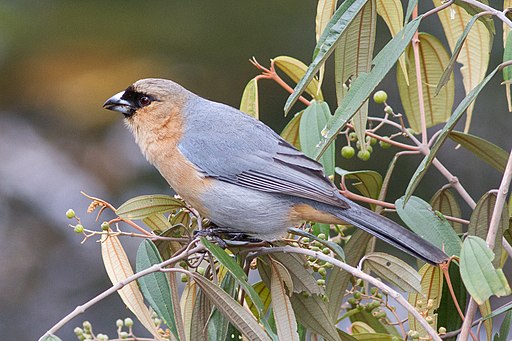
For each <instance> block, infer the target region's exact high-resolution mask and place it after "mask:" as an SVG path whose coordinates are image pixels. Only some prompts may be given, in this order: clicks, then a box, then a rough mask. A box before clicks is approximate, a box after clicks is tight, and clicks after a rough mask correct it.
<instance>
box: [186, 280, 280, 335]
mask: <svg viewBox="0 0 512 341" xmlns="http://www.w3.org/2000/svg"><path fill="white" fill-rule="evenodd" d="M191 275H192V278H193V279H194V281H196V283H197V285H198V286H199V287H200V288H201V289H202V290H203V291H204V293H205V294H206V296H207V297H208V298H209V299H210V301H212V303H213V304H214V305H215V307H216V308H217V309H219V310H220V311H221V312H222V313H223V314H224V316H226V317H227V318H228V319H229V321H230V322H231V323H232V324H233V325H234V326H235V327H236V328H237V329H238V330H239V331H240V332H241V333H242V334H243V335H244V336H245V337H247V338H248V339H249V340H264V341H270V340H272V339H271V338H270V337H269V336H268V335H267V333H265V330H264V329H263V328H261V326H260V325H259V323H258V321H257V320H256V319H255V318H254V316H253V315H252V314H251V313H250V312H248V311H247V310H246V309H245V308H244V307H242V306H241V305H240V304H238V302H237V301H235V300H234V299H233V298H232V297H231V296H229V294H228V293H226V292H225V291H224V290H222V289H221V288H219V287H218V286H216V285H215V284H213V283H212V282H211V281H209V280H208V279H206V278H204V277H203V276H201V275H199V274H198V273H196V272H192V273H191Z"/></svg>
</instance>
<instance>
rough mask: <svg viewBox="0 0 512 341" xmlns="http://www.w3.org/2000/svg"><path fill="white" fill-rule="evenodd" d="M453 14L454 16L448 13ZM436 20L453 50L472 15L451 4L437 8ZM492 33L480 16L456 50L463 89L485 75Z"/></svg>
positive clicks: (436, 1) (438, 2)
mask: <svg viewBox="0 0 512 341" xmlns="http://www.w3.org/2000/svg"><path fill="white" fill-rule="evenodd" d="M432 1H433V3H434V5H435V6H436V7H437V6H440V5H441V2H442V0H432ZM452 15H453V19H452V18H451V16H452ZM438 16H439V20H440V21H441V24H442V26H443V29H444V32H445V35H446V39H447V40H448V45H450V49H451V50H452V52H453V51H454V50H455V46H456V44H457V40H458V39H459V37H460V36H461V35H462V33H463V31H464V28H465V27H466V25H467V23H468V22H469V21H470V20H471V17H472V15H470V14H468V13H467V12H466V10H465V9H464V8H461V7H460V6H450V10H444V11H439V12H438ZM491 44H492V34H491V33H490V31H489V30H488V29H487V28H486V25H485V24H484V23H483V22H482V21H481V20H479V21H478V22H476V23H475V24H474V25H473V27H472V28H471V32H469V34H468V37H467V39H466V42H465V43H464V46H463V47H462V50H461V51H460V53H459V56H458V58H457V62H459V63H461V64H462V67H461V69H460V72H461V73H462V82H463V84H464V89H465V90H466V93H469V92H470V91H471V90H472V89H474V88H475V87H476V86H477V85H478V84H479V83H480V82H481V81H482V79H484V77H485V72H486V71H487V67H488V64H489V56H490V52H491V46H492V45H491ZM473 107H474V104H471V105H469V106H468V108H467V113H468V115H467V119H466V125H465V127H464V132H467V131H468V130H469V126H470V124H471V117H472V114H473Z"/></svg>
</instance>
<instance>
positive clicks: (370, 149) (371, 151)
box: [366, 146, 373, 154]
mask: <svg viewBox="0 0 512 341" xmlns="http://www.w3.org/2000/svg"><path fill="white" fill-rule="evenodd" d="M366 150H367V151H369V152H370V154H371V153H373V147H372V146H366Z"/></svg>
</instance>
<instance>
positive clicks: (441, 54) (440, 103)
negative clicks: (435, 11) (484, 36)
mask: <svg viewBox="0 0 512 341" xmlns="http://www.w3.org/2000/svg"><path fill="white" fill-rule="evenodd" d="M418 39H419V45H418V49H419V59H420V60H419V65H420V71H421V85H422V86H421V88H422V89H421V91H422V94H423V104H424V108H425V119H426V124H427V128H428V127H432V126H435V125H436V124H439V123H444V122H446V121H447V120H448V118H450V114H451V112H452V106H453V98H454V95H455V85H454V82H453V79H452V80H449V81H448V83H447V84H446V86H445V87H444V88H443V89H442V90H441V91H440V92H439V94H437V96H436V95H435V92H436V85H437V83H438V82H439V80H440V79H441V75H442V74H443V71H444V69H445V68H446V67H447V66H448V62H449V60H450V56H449V55H448V52H446V50H445V49H444V47H443V44H442V43H441V42H440V41H439V40H438V39H437V38H436V37H434V36H432V35H430V34H427V33H420V34H419V35H418ZM405 60H406V64H407V72H408V76H407V78H408V79H409V84H407V82H406V77H405V76H404V73H403V72H402V69H398V70H397V82H398V90H399V92H400V98H401V99H402V104H403V106H404V110H405V115H406V116H407V120H408V121H409V125H410V126H411V128H412V129H414V131H416V132H419V131H421V123H420V122H421V114H420V111H419V107H420V105H419V98H418V83H417V77H416V67H415V61H414V49H413V47H412V45H411V46H409V47H408V48H407V49H406V52H405Z"/></svg>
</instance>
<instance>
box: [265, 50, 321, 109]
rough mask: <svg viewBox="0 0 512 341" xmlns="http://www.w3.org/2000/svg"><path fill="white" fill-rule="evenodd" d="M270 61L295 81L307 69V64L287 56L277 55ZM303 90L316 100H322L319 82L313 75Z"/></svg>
mask: <svg viewBox="0 0 512 341" xmlns="http://www.w3.org/2000/svg"><path fill="white" fill-rule="evenodd" d="M272 61H273V62H274V65H275V66H277V67H278V68H279V70H281V71H283V72H284V73H285V74H286V75H287V76H288V77H290V79H291V80H292V81H294V82H295V83H297V82H298V81H300V79H301V78H302V77H304V74H305V73H306V70H307V69H308V66H307V65H306V64H304V63H303V62H301V61H300V60H298V59H295V58H292V57H288V56H279V57H276V58H274V59H272ZM305 91H306V92H307V93H308V94H310V95H311V97H313V98H314V99H316V100H317V101H323V100H324V96H323V95H322V91H321V90H320V82H319V80H318V78H317V77H313V79H312V81H311V83H309V84H308V86H307V87H306V89H305Z"/></svg>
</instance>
